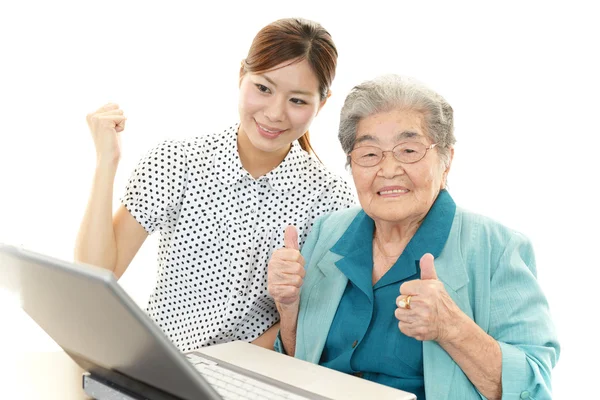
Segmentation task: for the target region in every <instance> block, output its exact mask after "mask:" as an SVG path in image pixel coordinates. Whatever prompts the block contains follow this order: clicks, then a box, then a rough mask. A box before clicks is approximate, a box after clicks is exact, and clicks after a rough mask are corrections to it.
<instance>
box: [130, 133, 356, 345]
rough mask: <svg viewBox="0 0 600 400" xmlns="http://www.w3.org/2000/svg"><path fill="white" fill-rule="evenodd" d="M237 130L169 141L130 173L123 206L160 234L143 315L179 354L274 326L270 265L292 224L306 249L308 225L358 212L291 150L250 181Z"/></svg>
mask: <svg viewBox="0 0 600 400" xmlns="http://www.w3.org/2000/svg"><path fill="white" fill-rule="evenodd" d="M237 127H238V125H237V124H236V125H234V126H232V127H230V128H229V129H226V130H225V131H223V132H222V133H218V134H213V135H206V136H200V137H197V138H193V139H187V140H183V141H175V140H170V141H165V142H163V143H161V144H160V145H158V146H157V147H155V148H154V149H152V150H151V151H149V152H148V153H147V154H146V155H145V156H144V157H143V158H142V159H141V160H140V162H139V164H138V166H137V167H136V169H135V170H134V172H133V174H132V176H131V178H130V180H129V182H128V184H127V188H126V192H125V195H124V196H123V198H122V199H121V200H122V203H123V204H124V205H125V207H126V208H127V209H128V210H129V212H130V213H131V214H132V215H133V217H134V218H135V219H136V220H137V221H138V222H139V223H140V224H141V225H142V226H143V227H144V228H145V229H146V231H147V232H148V233H153V232H156V231H159V232H160V238H159V245H158V273H157V280H156V285H155V288H154V290H153V291H152V294H151V296H150V299H149V303H148V307H147V313H148V315H149V316H150V317H151V318H152V319H153V320H154V321H155V322H156V323H157V324H158V325H159V326H160V327H161V329H162V330H163V332H165V333H166V335H167V336H168V337H169V338H170V339H171V341H172V342H173V343H174V344H175V345H176V346H177V347H178V348H179V349H180V350H181V351H191V350H194V349H197V348H199V347H202V346H207V345H212V344H217V343H223V342H228V341H231V340H244V341H252V340H254V339H256V338H257V337H258V336H260V335H261V334H262V333H264V332H265V331H266V330H267V329H268V328H269V327H271V326H272V325H273V324H274V323H275V322H277V321H278V320H279V316H278V314H277V310H276V308H275V304H274V301H273V299H272V298H271V297H270V296H269V295H268V292H267V270H266V268H267V263H268V261H269V258H270V256H271V253H272V252H273V250H274V249H277V248H279V247H282V246H283V232H284V229H285V227H286V226H287V225H288V224H293V225H295V226H296V227H297V228H298V233H299V242H300V245H301V246H302V244H303V243H304V241H305V240H306V237H307V235H308V233H309V230H310V228H311V227H312V224H313V222H314V220H315V219H316V218H317V217H318V216H320V215H321V214H324V213H329V212H333V211H336V210H339V209H342V208H347V207H349V206H351V205H353V204H355V197H354V192H353V191H352V190H351V189H350V188H349V186H348V185H347V183H346V182H345V180H343V179H342V178H340V177H339V176H336V175H334V174H332V173H331V172H329V171H327V170H326V169H325V168H324V167H323V165H322V164H321V163H320V162H318V161H317V160H316V159H314V158H313V157H311V156H310V155H309V154H308V153H306V152H305V151H303V150H302V148H301V147H300V145H299V144H298V142H297V141H296V142H294V143H293V145H292V148H291V150H290V152H289V153H288V154H287V156H286V157H285V159H284V160H283V161H282V163H281V164H280V165H279V166H277V167H276V168H275V169H274V170H272V171H271V172H269V173H268V174H266V175H264V176H262V177H260V178H258V179H254V178H252V176H251V175H250V174H249V173H248V172H247V171H246V170H244V168H243V167H242V164H241V162H240V158H239V155H238V152H237Z"/></svg>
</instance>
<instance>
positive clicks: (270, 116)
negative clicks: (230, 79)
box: [239, 60, 325, 153]
mask: <svg viewBox="0 0 600 400" xmlns="http://www.w3.org/2000/svg"><path fill="white" fill-rule="evenodd" d="M324 104H325V101H321V99H320V96H319V81H318V80H317V77H316V75H315V74H314V72H313V71H312V69H311V67H310V65H309V64H308V62H307V61H306V60H302V61H300V62H295V63H292V64H290V62H289V61H288V62H285V63H283V64H280V65H278V66H277V67H275V69H273V70H270V71H268V72H264V73H258V74H254V73H247V74H246V75H244V77H243V78H242V80H241V82H240V100H239V113H240V123H241V124H240V134H245V135H246V136H247V137H248V139H249V141H250V143H252V145H253V146H254V147H255V148H257V149H259V150H261V151H264V152H269V153H271V152H277V151H284V150H285V151H287V150H288V149H289V145H290V143H291V142H293V141H294V140H296V139H298V138H299V137H300V136H302V135H303V134H304V133H305V132H306V131H307V130H308V128H309V126H310V124H311V122H312V120H313V118H314V117H315V116H316V115H317V114H318V112H319V110H320V109H321V107H322V106H323V105H324Z"/></svg>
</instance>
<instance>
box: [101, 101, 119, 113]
mask: <svg viewBox="0 0 600 400" xmlns="http://www.w3.org/2000/svg"><path fill="white" fill-rule="evenodd" d="M117 108H119V105H118V104H115V103H110V102H109V103H106V104H105V105H103V106H102V107H100V108H99V109H97V110H96V113H101V112H105V111H109V110H115V109H117Z"/></svg>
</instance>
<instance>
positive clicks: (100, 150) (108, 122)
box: [86, 103, 127, 162]
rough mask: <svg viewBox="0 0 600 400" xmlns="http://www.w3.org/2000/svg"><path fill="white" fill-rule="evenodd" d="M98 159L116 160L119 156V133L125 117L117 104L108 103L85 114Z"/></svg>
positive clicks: (123, 125)
mask: <svg viewBox="0 0 600 400" xmlns="http://www.w3.org/2000/svg"><path fill="white" fill-rule="evenodd" d="M86 119H87V123H88V126H89V128H90V131H91V132H92V138H93V139H94V145H95V146H96V157H97V159H98V161H106V162H117V161H118V160H119V159H120V157H121V139H120V135H119V134H120V133H121V132H122V131H123V130H124V129H125V121H126V120H127V118H126V117H125V116H124V115H123V110H121V109H120V108H119V106H118V105H117V104H113V103H108V104H105V105H104V106H102V107H100V108H99V109H98V110H96V111H95V112H92V113H89V114H88V115H87V118H86Z"/></svg>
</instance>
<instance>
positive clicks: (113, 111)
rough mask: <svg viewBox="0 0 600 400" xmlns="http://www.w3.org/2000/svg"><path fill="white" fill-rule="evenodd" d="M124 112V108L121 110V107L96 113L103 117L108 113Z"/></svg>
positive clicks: (120, 113)
mask: <svg viewBox="0 0 600 400" xmlns="http://www.w3.org/2000/svg"><path fill="white" fill-rule="evenodd" d="M122 114H123V110H121V109H120V108H115V109H114V110H106V111H102V112H97V113H96V115H97V116H99V117H103V116H106V115H122Z"/></svg>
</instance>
